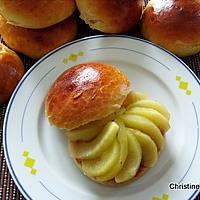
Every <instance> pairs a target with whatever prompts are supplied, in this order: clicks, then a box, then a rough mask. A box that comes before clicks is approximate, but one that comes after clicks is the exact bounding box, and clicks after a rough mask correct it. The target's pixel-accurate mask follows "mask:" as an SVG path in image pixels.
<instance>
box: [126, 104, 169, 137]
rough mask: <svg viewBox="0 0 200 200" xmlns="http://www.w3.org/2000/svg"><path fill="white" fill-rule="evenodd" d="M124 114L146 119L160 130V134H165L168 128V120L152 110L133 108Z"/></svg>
mask: <svg viewBox="0 0 200 200" xmlns="http://www.w3.org/2000/svg"><path fill="white" fill-rule="evenodd" d="M126 114H133V115H140V116H143V117H146V118H148V119H149V120H151V121H152V122H153V123H154V124H155V125H156V126H157V127H158V128H159V129H160V131H161V133H162V134H164V133H166V132H167V131H168V129H169V128H170V125H169V120H167V118H166V117H164V116H163V115H162V114H161V113H160V112H158V111H157V110H154V109H152V108H144V107H133V108H130V109H129V110H127V111H126Z"/></svg>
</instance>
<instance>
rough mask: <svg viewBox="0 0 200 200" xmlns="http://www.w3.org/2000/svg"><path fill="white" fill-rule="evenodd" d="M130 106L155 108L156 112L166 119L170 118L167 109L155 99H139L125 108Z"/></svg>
mask: <svg viewBox="0 0 200 200" xmlns="http://www.w3.org/2000/svg"><path fill="white" fill-rule="evenodd" d="M132 107H145V108H152V109H154V110H157V111H158V112H160V113H161V114H162V115H164V116H165V117H166V118H167V119H168V120H169V118H170V114H169V112H168V111H167V109H166V108H165V107H164V106H163V105H161V104H160V103H159V102H157V101H153V100H150V99H144V100H140V101H137V102H136V103H134V104H131V105H129V106H128V108H127V109H130V108H132Z"/></svg>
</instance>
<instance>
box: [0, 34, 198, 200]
mask: <svg viewBox="0 0 200 200" xmlns="http://www.w3.org/2000/svg"><path fill="white" fill-rule="evenodd" d="M98 38H125V39H131V40H136V41H141V42H144V43H145V44H148V45H151V46H153V47H157V48H158V49H160V50H161V51H163V52H165V53H166V54H168V55H170V56H172V57H173V58H174V59H175V60H176V61H178V62H179V63H180V64H181V65H182V66H183V67H184V68H186V70H187V71H188V72H189V73H190V74H191V75H192V77H193V78H194V79H195V80H196V82H197V83H198V85H199V86H200V79H199V78H198V77H197V75H196V74H195V73H194V72H193V71H192V70H191V69H190V67H189V66H188V65H187V64H186V63H185V62H183V61H182V60H181V59H180V58H179V57H177V56H176V55H175V54H173V53H172V52H170V51H168V50H167V49H165V48H163V47H161V46H159V45H157V44H155V43H153V42H150V41H148V40H145V39H142V38H138V37H134V36H128V35H118V34H113V35H107V34H105V35H93V36H87V37H83V38H80V39H76V40H73V41H71V42H69V43H66V44H63V45H61V46H59V47H57V48H56V49H54V50H52V51H50V52H49V53H48V54H46V55H45V56H43V57H42V58H40V59H39V60H38V61H37V62H36V63H35V64H33V65H32V66H31V67H30V69H29V70H28V71H27V72H26V73H25V74H24V76H23V78H22V79H21V80H20V82H19V83H18V85H17V86H16V88H15V90H14V91H13V94H12V95H11V98H10V100H9V102H8V105H7V108H6V113H5V116H4V122H3V132H2V135H3V150H4V156H5V159H6V164H7V166H8V169H9V172H10V174H11V177H12V178H13V180H14V182H15V184H16V185H17V187H18V189H19V190H20V192H21V193H22V194H23V196H24V197H25V198H26V199H29V200H32V198H31V197H30V196H29V194H28V193H27V192H26V191H25V189H24V188H23V186H22V184H21V183H20V181H19V180H18V178H17V176H16V174H15V171H14V169H13V167H12V165H11V160H10V158H9V153H8V148H7V145H6V144H7V138H6V133H7V131H6V129H7V122H8V118H9V113H10V109H11V107H12V103H13V101H14V99H15V96H16V95H17V93H18V90H19V89H20V87H21V85H22V84H23V82H24V81H25V80H26V79H27V77H28V76H29V75H30V74H31V73H32V71H33V70H34V69H35V68H37V66H38V65H39V64H40V63H42V62H43V61H45V60H46V59H47V58H49V57H50V56H51V55H53V54H55V53H56V52H58V51H59V50H61V49H63V48H66V47H68V46H71V45H73V44H76V43H79V42H83V41H87V40H92V39H98ZM199 192H200V191H199V190H195V191H194V192H193V193H192V195H191V196H190V197H189V199H188V200H192V199H194V198H195V197H196V196H197V195H198V193H199Z"/></svg>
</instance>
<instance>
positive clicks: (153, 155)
mask: <svg viewBox="0 0 200 200" xmlns="http://www.w3.org/2000/svg"><path fill="white" fill-rule="evenodd" d="M130 132H131V133H132V134H133V135H135V137H136V138H137V141H138V142H139V143H140V146H141V148H142V166H143V167H147V168H149V167H153V166H154V165H155V163H156V162H157V160H158V150H157V147H156V144H155V142H154V141H153V140H152V139H151V138H150V137H149V136H148V135H146V134H144V133H142V132H141V131H138V130H134V129H130Z"/></svg>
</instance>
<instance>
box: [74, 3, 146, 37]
mask: <svg viewBox="0 0 200 200" xmlns="http://www.w3.org/2000/svg"><path fill="white" fill-rule="evenodd" d="M76 4H77V7H78V9H79V11H80V18H82V19H83V20H84V21H85V23H86V24H88V25H89V26H90V27H91V28H92V29H97V30H99V31H102V32H105V33H123V32H127V31H128V30H130V29H131V28H133V26H134V25H136V23H137V22H138V21H139V19H140V17H141V14H142V9H143V4H144V1H143V0H126V1H122V0H115V1H107V0H101V1H98V0H84V1H82V0H76Z"/></svg>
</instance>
